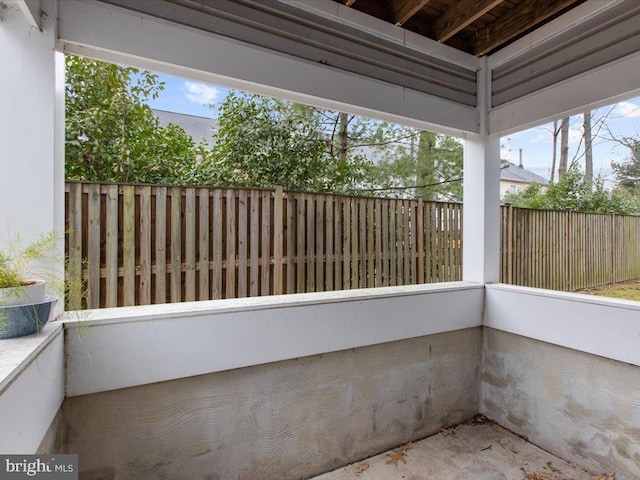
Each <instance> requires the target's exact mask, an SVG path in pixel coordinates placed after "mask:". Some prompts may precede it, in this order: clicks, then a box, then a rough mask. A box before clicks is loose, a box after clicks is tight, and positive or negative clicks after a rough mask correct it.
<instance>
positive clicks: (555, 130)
mask: <svg viewBox="0 0 640 480" xmlns="http://www.w3.org/2000/svg"><path fill="white" fill-rule="evenodd" d="M558 133H559V130H558V121H557V120H556V121H554V122H553V155H552V157H551V179H550V180H549V185H551V184H553V177H554V176H555V174H556V159H557V156H558V154H557V151H558Z"/></svg>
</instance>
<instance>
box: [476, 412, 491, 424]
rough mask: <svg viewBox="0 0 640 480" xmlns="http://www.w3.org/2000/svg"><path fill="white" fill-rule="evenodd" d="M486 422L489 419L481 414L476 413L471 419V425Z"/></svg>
mask: <svg viewBox="0 0 640 480" xmlns="http://www.w3.org/2000/svg"><path fill="white" fill-rule="evenodd" d="M488 421H489V419H488V418H487V417H485V416H484V414H482V413H478V414H477V415H476V416H475V417H473V423H485V422H488Z"/></svg>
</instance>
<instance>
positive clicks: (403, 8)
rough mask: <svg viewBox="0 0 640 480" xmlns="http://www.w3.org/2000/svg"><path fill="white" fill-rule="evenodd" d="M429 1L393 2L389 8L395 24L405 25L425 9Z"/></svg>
mask: <svg viewBox="0 0 640 480" xmlns="http://www.w3.org/2000/svg"><path fill="white" fill-rule="evenodd" d="M427 3H429V0H392V1H391V5H389V8H390V10H391V15H392V17H393V23H395V24H396V25H398V26H399V25H403V24H404V23H405V22H406V21H407V20H409V19H410V18H411V17H413V16H414V15H415V14H416V13H418V11H419V10H420V9H421V8H422V7H424V6H425V5H426V4H427Z"/></svg>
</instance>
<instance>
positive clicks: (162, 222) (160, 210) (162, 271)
mask: <svg viewBox="0 0 640 480" xmlns="http://www.w3.org/2000/svg"><path fill="white" fill-rule="evenodd" d="M155 231H156V237H155V240H156V241H155V263H156V265H155V269H156V275H155V280H156V281H155V299H154V301H155V303H165V302H166V301H167V187H156V228H155Z"/></svg>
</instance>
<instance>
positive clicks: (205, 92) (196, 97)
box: [184, 81, 220, 105]
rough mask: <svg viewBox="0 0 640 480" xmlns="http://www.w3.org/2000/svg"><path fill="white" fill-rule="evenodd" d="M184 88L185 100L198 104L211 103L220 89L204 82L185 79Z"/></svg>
mask: <svg viewBox="0 0 640 480" xmlns="http://www.w3.org/2000/svg"><path fill="white" fill-rule="evenodd" d="M184 88H186V89H187V93H186V94H185V96H184V97H185V98H186V99H187V100H189V101H191V102H193V103H198V104H200V105H206V104H209V103H213V101H214V100H215V99H216V98H217V97H218V95H219V94H220V91H219V90H218V89H217V88H215V87H212V86H211V85H207V84H205V83H197V82H190V81H186V82H184Z"/></svg>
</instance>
